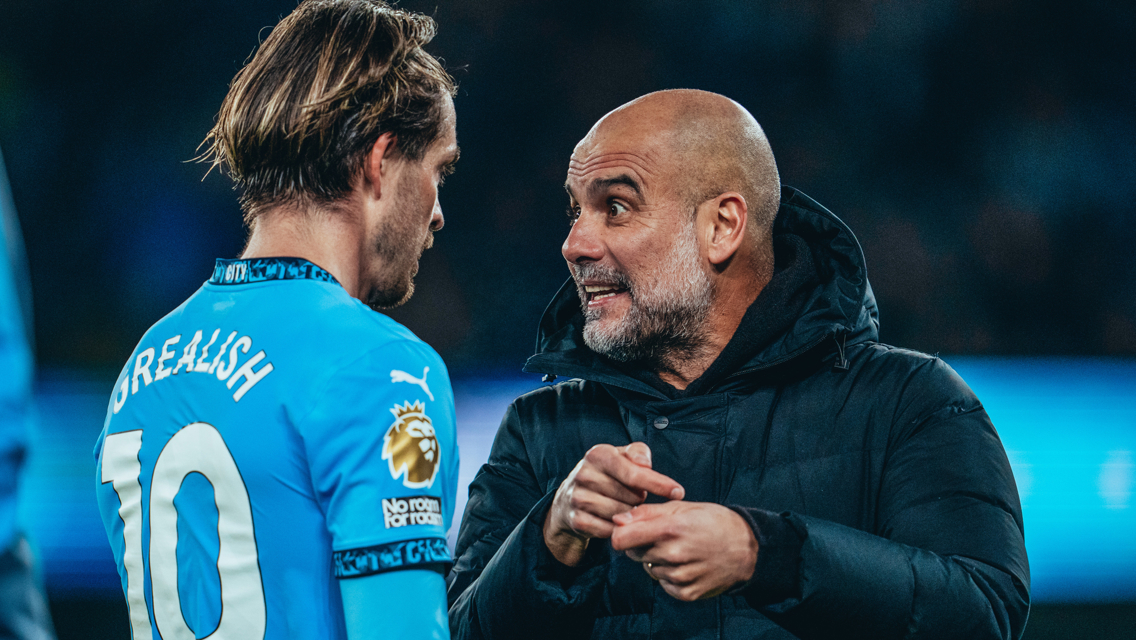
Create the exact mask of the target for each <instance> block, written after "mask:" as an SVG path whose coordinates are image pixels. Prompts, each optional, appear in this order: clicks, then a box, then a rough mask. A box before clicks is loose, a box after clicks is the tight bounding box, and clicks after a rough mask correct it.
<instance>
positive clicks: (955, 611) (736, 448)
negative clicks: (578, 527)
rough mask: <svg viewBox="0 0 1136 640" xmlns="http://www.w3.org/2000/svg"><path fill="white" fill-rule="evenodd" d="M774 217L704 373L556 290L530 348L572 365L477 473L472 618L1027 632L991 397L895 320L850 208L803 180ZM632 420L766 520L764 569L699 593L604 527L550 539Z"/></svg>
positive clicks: (620, 625) (461, 618)
mask: <svg viewBox="0 0 1136 640" xmlns="http://www.w3.org/2000/svg"><path fill="white" fill-rule="evenodd" d="M774 234H775V253H776V255H777V263H778V264H777V271H776V272H775V275H774V280H773V282H772V283H771V284H770V285H769V286H768V287H767V288H766V291H763V292H762V294H761V296H759V297H758V299H757V301H756V302H755V303H754V305H753V307H751V309H750V311H749V312H747V314H746V318H745V319H743V321H742V324H741V326H740V327H739V329H738V333H737V335H735V337H734V338H733V340H731V342H730V345H728V346H727V348H726V349H725V351H723V353H722V355H721V356H720V357H719V359H718V361H716V362H715V363H714V365H712V366H711V368H710V370H708V372H707V375H704V376H703V377H702V378H700V379H699V380H698V381H696V382H695V383H694V384H692V385H691V387H690V388H688V389H687V390H686V391H685V392H679V391H676V390H674V389H673V388H669V387H667V386H666V385H665V384H662V383H661V381H659V380H658V379H657V378H656V377H654V376H653V375H652V374H650V373H649V372H643V371H633V370H627V369H621V368H619V367H617V366H615V365H613V364H612V363H611V362H610V361H607V360H605V359H603V358H601V357H599V356H597V355H595V354H594V353H593V352H591V351H590V350H589V349H588V348H587V347H585V346H584V344H583V341H582V337H581V326H582V317H581V314H580V310H579V302H578V299H577V297H576V294H575V290H574V288H573V287H571V286H569V285H570V283H569V285H566V286H565V287H564V288H563V289H562V290H561V291H560V292H559V293H558V294H557V297H556V298H555V299H554V301H553V303H552V304H551V305H550V306H549V309H548V311H547V312H546V313H545V317H544V319H543V320H542V321H541V326H540V338H539V342H538V351H539V353H538V354H537V355H535V356H533V357H532V358H531V359H530V360H529V362H528V364H527V365H526V370H527V371H534V372H545V373H551V374H554V375H557V376H566V377H570V378H574V379H571V380H568V381H566V382H562V383H559V384H555V385H553V386H549V387H546V388H542V389H540V390H538V391H534V392H532V393H529V394H527V395H525V396H522V397H520V398H518V399H517V400H516V402H514V403H513V405H512V406H511V407H510V408H509V410H508V412H507V413H506V415H505V418H504V420H503V422H502V424H501V429H500V431H499V432H498V434H497V438H496V440H495V441H494V443H493V449H492V452H491V454H490V457H489V461H488V462H487V463H486V464H485V466H484V467H482V469H481V470H480V472H479V473H478V475H477V477H476V478H475V479H474V481H473V483H472V484H471V485H470V488H469V503H468V505H467V507H466V512H465V519H464V520H463V522H462V527H461V532H460V535H459V538H458V545H457V561H456V564H455V565H454V568H453V571H452V573H450V575H449V577H448V578H447V581H448V585H449V595H450V602H451V609H450V624H451V629H452V632H453V634H454V637H455V638H525V639H529V638H588V637H592V638H622V639H626V640H630V639H638V638H660V639H661V638H706V639H711V638H713V639H716V640H717V639H734V638H793V637H798V638H854V637H855V638H875V639H885V638H1018V637H1020V636H1021V633H1022V629H1023V627H1024V624H1025V619H1026V612H1027V610H1028V607H1029V568H1028V565H1027V562H1026V553H1025V547H1024V543H1023V534H1022V517H1021V507H1020V506H1019V502H1018V495H1017V490H1016V488H1015V485H1014V479H1013V476H1012V475H1011V472H1010V466H1009V463H1008V462H1007V459H1006V455H1005V453H1004V451H1003V449H1002V445H1001V442H1000V441H999V439H998V436H997V434H996V433H995V431H994V428H993V426H992V425H991V423H990V419H989V418H988V417H987V415H986V412H985V410H984V409H983V408H982V405H981V404H980V403H979V401H978V399H977V398H975V396H974V394H973V393H972V392H971V391H970V389H969V388H968V387H967V386H966V384H965V383H964V382H963V381H962V380H961V379H960V378H959V377H958V376H957V375H956V374H955V373H954V372H953V371H952V370H951V369H950V367H948V366H947V365H946V364H944V363H943V362H942V361H940V360H938V359H937V358H933V357H930V356H927V355H924V354H921V353H917V352H913V351H907V350H903V349H896V348H894V347H889V346H886V345H883V344H880V343H878V342H876V339H877V320H876V307H875V301H874V298H873V296H872V293H871V289H870V287H869V286H868V282H867V277H866V272H865V267H864V260H863V255H862V253H861V250H860V246H859V244H858V243H857V242H856V239H855V237H854V236H853V235H852V232H851V231H849V229H848V228H847V227H846V226H845V225H844V224H843V223H842V222H841V221H840V220H838V219H837V218H836V216H834V215H833V214H832V213H830V212H829V211H827V210H826V209H824V208H823V207H821V206H820V205H818V204H817V203H815V202H814V201H812V200H811V199H809V198H808V197H807V196H804V195H803V194H801V193H799V192H797V191H794V190H792V189H788V188H787V189H785V191H784V192H783V194H782V204H781V210H780V212H779V213H778V217H777V220H776V222H775V226H774ZM789 253H792V254H794V256H793V259H792V260H787V259H785V255H786V254H789ZM802 273H805V274H806V275H807V276H809V277H806V278H803V279H802V278H801V277H800V274H802ZM786 282H790V284H791V283H792V282H796V283H797V285H795V286H787V285H785V283H786ZM800 283H806V284H807V286H806V287H805V288H804V289H801V285H800ZM775 285H776V286H775ZM771 310H772V311H771ZM778 312H780V314H781V316H780V317H782V319H783V317H784V316H785V315H786V314H788V315H789V316H790V317H789V319H788V321H787V322H783V323H781V324H779V323H778V317H779V316H778ZM771 327H772V329H771ZM770 331H772V334H770ZM763 332H764V333H763ZM766 334H768V335H766ZM661 417H665V418H666V421H665V423H666V425H665V427H664V428H656V425H660V426H661V425H663V423H664V421H662V420H658V418H661ZM632 441H642V442H646V443H647V444H648V445H649V446H650V447H651V451H652V454H653V456H652V457H653V462H654V468H655V469H656V470H658V471H660V472H661V473H664V474H666V475H668V476H670V477H673V478H674V479H676V480H677V481H679V482H680V483H681V484H682V485H683V486H684V487H685V488H686V500H692V501H706V502H716V503H719V504H724V505H729V506H731V507H732V508H734V509H735V510H737V511H738V512H739V513H741V514H743V516H744V517H745V518H746V519H747V521H749V523H750V525H751V526H752V527H754V530H755V535H757V537H758V540H759V543H760V550H759V552H758V564H757V567H756V570H755V572H754V578H753V579H752V580H751V581H750V582H749V583H748V584H745V585H742V586H740V587H739V588H737V589H735V590H734V591H732V592H730V593H727V594H725V595H722V596H719V597H717V598H712V599H709V600H702V601H698V602H692V603H686V602H681V601H678V600H675V599H673V598H671V597H670V596H669V595H667V594H666V593H665V592H664V591H663V590H662V589H661V588H660V587H659V586H658V585H657V584H656V583H654V582H653V581H652V580H651V579H650V578H649V576H647V574H646V573H645V572H644V571H643V570H642V568H641V567H640V565H638V564H636V563H634V562H632V561H630V560H628V559H627V558H626V557H625V556H624V555H623V554H622V553H618V552H614V551H612V550H611V547H610V546H609V545H608V544H607V541H606V540H593V541H592V542H591V544H590V545H589V549H588V553H587V555H586V556H585V559H584V561H583V562H582V563H581V565H580V566H578V567H575V568H568V567H565V566H563V565H561V564H559V563H558V562H557V561H556V560H555V559H554V558H553V557H552V556H551V554H550V553H549V552H548V550H547V549H546V548H545V546H544V544H543V540H542V538H541V525H542V523H543V521H544V517H545V514H546V513H547V511H548V507H549V504H550V503H551V500H552V496H553V495H554V494H555V492H556V489H557V487H558V486H559V485H560V483H561V482H562V481H563V480H564V478H565V477H566V476H567V475H568V473H569V472H570V471H571V470H572V468H573V467H574V466H575V465H576V463H577V462H578V461H579V460H580V459H581V457H583V455H584V453H585V452H586V451H587V450H588V449H589V448H590V447H592V446H593V445H595V444H599V443H609V444H614V445H625V444H628V443H630V442H632Z"/></svg>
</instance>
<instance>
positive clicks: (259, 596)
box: [101, 422, 266, 640]
mask: <svg viewBox="0 0 1136 640" xmlns="http://www.w3.org/2000/svg"><path fill="white" fill-rule="evenodd" d="M142 436H143V432H142V430H136V431H124V432H121V433H114V434H110V435H108V436H107V437H106V439H105V440H104V442H103V452H102V457H101V461H102V482H103V483H104V484H105V483H108V482H109V483H111V484H112V486H113V487H114V492H115V493H116V494H117V495H118V501H119V503H120V505H121V506H120V507H119V509H118V515H119V517H120V518H122V524H123V526H122V534H123V538H124V540H123V542H124V548H123V553H122V567H123V569H124V570H125V571H126V603H127V606H128V607H129V610H130V630H131V634H132V635H133V637H134V640H142V639H143V638H145V639H147V640H148V639H150V638H152V637H153V636H154V633H153V630H152V629H151V627H150V615H149V613H148V612H147V609H146V593H145V584H146V582H145V576H146V573H145V564H146V563H145V561H144V558H143V554H142V545H143V540H142V529H143V523H144V522H145V518H146V517H149V523H150V548H149V554H148V556H149V569H150V571H149V574H150V586H151V601H152V603H153V605H154V622H155V623H156V624H157V626H158V634H159V635H160V637H161V638H163V639H165V640H194V638H195V637H196V634H194V632H193V631H192V630H191V629H190V628H189V625H188V624H187V623H186V621H185V618H184V617H183V616H182V611H181V600H180V596H179V594H178V562H177V544H178V527H177V518H178V513H177V509H176V507H174V498H175V497H176V496H177V494H178V491H179V490H180V489H181V484H182V482H183V481H184V480H185V478H186V476H188V475H189V474H190V473H200V474H201V475H203V476H205V478H206V479H207V480H208V481H209V483H210V484H212V485H213V491H214V497H215V500H216V504H217V534H218V538H219V542H220V551H219V553H218V557H217V572H218V574H219V575H220V578H221V585H222V588H221V594H220V596H221V619H220V621H219V623H218V624H217V628H216V629H215V630H214V631H213V632H212V633H210V634H208V635H207V636H206V638H208V639H209V640H237V639H252V640H255V639H258V638H263V637H264V632H265V619H266V610H265V602H264V586H263V584H262V583H261V578H260V565H259V563H258V560H257V548H256V538H255V535H254V533H253V523H252V507H251V505H250V503H249V497H248V490H247V489H246V487H245V483H244V480H243V479H242V478H241V474H240V472H239V471H238V470H237V464H236V462H235V461H234V460H233V456H232V454H231V453H230V452H229V448H228V447H227V446H226V445H225V441H224V439H222V438H221V434H220V432H218V431H217V429H216V428H214V427H213V426H212V425H210V424H207V423H204V422H195V423H193V424H190V425H188V426H186V427H183V428H182V429H180V430H179V431H178V432H177V433H175V434H174V435H173V437H171V438H170V439H169V441H168V442H166V444H165V446H164V447H163V448H162V452H161V454H159V455H158V459H157V461H156V462H155V463H154V474H153V476H152V478H151V481H150V504H149V506H148V508H147V507H146V505H144V504H143V501H142V484H141V482H140V476H141V474H142V465H141V463H140V462H139V459H138V452H139V451H140V450H141V449H142Z"/></svg>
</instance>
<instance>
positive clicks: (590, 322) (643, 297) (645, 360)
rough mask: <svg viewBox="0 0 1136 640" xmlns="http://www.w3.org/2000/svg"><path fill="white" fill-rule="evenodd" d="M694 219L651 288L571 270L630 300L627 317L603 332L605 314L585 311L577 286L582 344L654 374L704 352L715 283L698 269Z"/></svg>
mask: <svg viewBox="0 0 1136 640" xmlns="http://www.w3.org/2000/svg"><path fill="white" fill-rule="evenodd" d="M699 259H700V256H699V252H698V242H697V239H696V237H695V234H694V224H693V220H692V221H691V224H690V225H689V226H688V227H687V228H686V229H685V230H684V231H683V232H682V233H681V234H679V237H678V238H677V239H676V240H675V242H674V244H673V245H672V246H671V250H670V252H669V253H668V255H667V256H666V257H665V259H664V261H663V262H662V263H661V265H660V269H659V271H658V272H657V277H656V279H655V282H654V283H653V284H650V285H643V284H639V285H637V286H632V283H631V282H630V280H629V278H628V277H627V276H626V275H625V274H623V273H620V272H617V271H616V270H614V269H612V268H611V267H606V266H601V265H598V264H583V265H575V266H574V267H573V274H574V275H575V277H576V281H577V282H580V281H581V280H583V279H585V278H599V279H605V280H610V281H612V282H616V283H619V284H620V285H621V286H623V287H626V288H627V290H628V294H629V295H630V297H631V307H630V309H628V311H627V315H626V316H625V317H624V318H623V320H622V321H621V322H619V323H618V324H617V325H616V326H614V327H612V328H611V329H610V330H608V331H603V330H601V329H600V327H599V326H598V324H599V320H600V319H601V317H602V314H603V311H601V310H598V309H597V310H593V309H589V308H588V303H587V295H586V294H585V293H584V291H583V288H582V287H580V286H579V285H577V290H578V291H579V293H580V300H581V305H582V307H583V311H584V344H586V345H587V346H588V348H590V349H591V350H592V351H595V352H596V353H599V354H602V355H604V356H607V357H608V358H611V359H612V360H615V361H617V362H635V363H642V364H644V365H646V366H648V367H649V368H651V369H652V370H655V371H660V370H669V371H674V370H675V369H676V366H675V365H676V363H677V362H679V361H681V360H684V359H687V358H690V357H692V356H695V355H697V354H698V353H699V352H700V351H701V350H702V349H704V348H705V347H706V342H707V340H706V332H707V328H706V318H707V316H708V314H709V312H710V306H711V303H712V302H713V297H714V287H713V282H712V281H711V280H710V277H709V276H708V275H707V274H706V272H705V271H704V270H703V269H701V268H700V265H699V261H700V260H699Z"/></svg>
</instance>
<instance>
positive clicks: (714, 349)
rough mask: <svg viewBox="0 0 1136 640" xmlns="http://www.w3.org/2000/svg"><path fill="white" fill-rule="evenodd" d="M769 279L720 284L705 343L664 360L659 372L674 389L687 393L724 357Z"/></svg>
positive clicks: (711, 311)
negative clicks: (726, 349)
mask: <svg viewBox="0 0 1136 640" xmlns="http://www.w3.org/2000/svg"><path fill="white" fill-rule="evenodd" d="M768 283H769V278H768V277H766V278H763V279H761V280H754V279H750V280H749V282H748V283H745V282H731V283H728V284H727V283H720V286H719V287H718V291H717V295H716V296H715V300H714V303H713V304H711V305H710V309H709V311H708V312H707V314H706V331H705V332H704V333H703V336H704V339H703V341H702V342H701V343H700V344H698V345H695V346H693V347H692V348H690V349H688V350H685V351H684V352H683V353H682V354H675V357H665V356H664V357H663V358H662V361H661V362H660V363H659V364H658V365H657V369H656V371H655V373H656V374H657V375H658V376H659V378H660V379H661V380H662V381H663V382H666V383H667V384H669V385H671V386H672V387H674V388H676V389H679V390H683V389H686V388H687V387H689V386H690V384H691V383H692V382H694V381H695V380H697V379H698V378H700V377H702V374H704V373H706V370H707V369H709V368H710V365H712V364H714V361H715V360H717V359H718V356H720V355H722V351H724V350H725V348H726V345H728V344H729V343H730V340H731V339H733V337H734V334H735V333H737V330H738V327H739V326H740V325H741V323H742V318H743V317H744V316H745V314H746V311H748V310H749V307H750V305H752V304H753V302H754V300H757V296H758V295H759V294H760V293H761V291H762V289H764V288H765V286H766V285H767V284H768Z"/></svg>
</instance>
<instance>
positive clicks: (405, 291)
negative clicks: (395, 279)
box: [365, 275, 414, 311]
mask: <svg viewBox="0 0 1136 640" xmlns="http://www.w3.org/2000/svg"><path fill="white" fill-rule="evenodd" d="M413 295H414V279H413V275H412V276H411V277H410V278H408V279H407V281H406V283H405V284H402V285H400V286H396V287H388V288H376V289H372V290H371V291H370V292H369V293H368V294H367V299H366V301H365V302H366V304H367V306H368V307H370V308H372V309H374V310H375V311H380V310H383V309H394V308H395V307H401V306H402V305H404V304H406V303H407V302H409V301H410V298H411V297H412V296H413Z"/></svg>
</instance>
